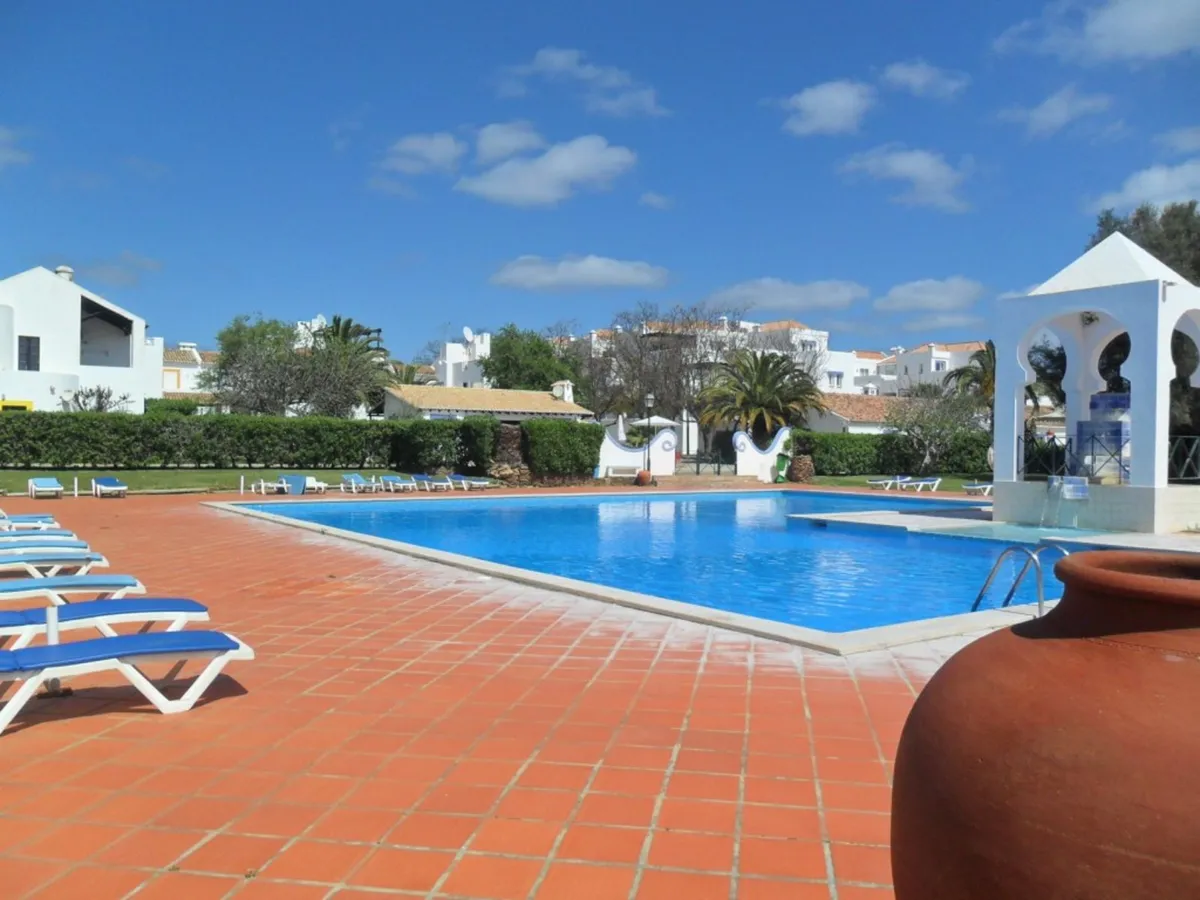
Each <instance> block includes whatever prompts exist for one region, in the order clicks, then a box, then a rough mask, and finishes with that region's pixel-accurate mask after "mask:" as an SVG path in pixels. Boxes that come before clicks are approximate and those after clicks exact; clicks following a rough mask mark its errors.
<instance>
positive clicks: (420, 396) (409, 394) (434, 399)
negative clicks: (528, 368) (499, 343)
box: [388, 384, 592, 416]
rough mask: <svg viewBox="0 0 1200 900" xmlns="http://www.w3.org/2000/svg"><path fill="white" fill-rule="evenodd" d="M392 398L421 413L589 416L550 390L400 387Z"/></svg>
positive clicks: (431, 386)
mask: <svg viewBox="0 0 1200 900" xmlns="http://www.w3.org/2000/svg"><path fill="white" fill-rule="evenodd" d="M388 391H389V392H390V393H391V394H392V396H394V397H396V398H397V399H399V400H402V401H404V402H405V403H407V404H408V405H409V406H412V407H415V408H416V409H420V410H430V409H448V410H454V411H456V412H464V413H472V412H474V413H502V412H508V413H527V414H528V413H533V414H539V413H540V414H545V415H574V416H590V415H591V414H592V413H591V410H588V409H584V408H583V407H582V406H580V405H578V404H577V403H564V402H563V401H562V400H558V399H556V398H555V396H554V395H553V394H551V393H550V392H549V391H502V390H496V389H494V388H460V387H442V386H440V385H431V384H401V385H396V386H394V387H390V388H388Z"/></svg>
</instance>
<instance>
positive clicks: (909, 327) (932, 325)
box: [900, 313, 984, 331]
mask: <svg viewBox="0 0 1200 900" xmlns="http://www.w3.org/2000/svg"><path fill="white" fill-rule="evenodd" d="M983 321H984V320H983V317H982V316H972V315H967V314H964V313H942V314H940V315H933V316H923V317H922V318H919V319H910V320H908V321H907V322H905V323H904V324H903V325H901V326H900V327H901V328H903V329H904V330H905V331H938V330H941V329H945V328H977V327H978V326H980V325H982V324H983Z"/></svg>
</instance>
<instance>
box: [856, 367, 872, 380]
mask: <svg viewBox="0 0 1200 900" xmlns="http://www.w3.org/2000/svg"><path fill="white" fill-rule="evenodd" d="M858 374H859V376H860V377H862V378H866V377H867V376H868V375H870V374H871V370H870V369H859V370H858Z"/></svg>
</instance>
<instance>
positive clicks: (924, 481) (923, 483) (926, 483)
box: [900, 478, 942, 494]
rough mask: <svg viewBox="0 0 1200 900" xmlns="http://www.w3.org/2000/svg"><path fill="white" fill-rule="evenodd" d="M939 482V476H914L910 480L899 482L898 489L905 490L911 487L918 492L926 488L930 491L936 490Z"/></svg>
mask: <svg viewBox="0 0 1200 900" xmlns="http://www.w3.org/2000/svg"><path fill="white" fill-rule="evenodd" d="M941 483H942V479H940V478H914V479H913V480H911V481H904V482H901V483H900V490H902V491H906V490H908V489H909V488H912V489H913V490H914V491H916V492H917V493H918V494H919V493H921V491H923V490H925V489H926V488H929V490H931V491H936V490H937V489H938V486H939V485H940V484H941Z"/></svg>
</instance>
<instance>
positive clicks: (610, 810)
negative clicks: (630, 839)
mask: <svg viewBox="0 0 1200 900" xmlns="http://www.w3.org/2000/svg"><path fill="white" fill-rule="evenodd" d="M653 815H654V798H652V797H625V796H622V795H619V794H588V795H587V796H585V797H584V798H583V803H581V804H580V807H579V814H578V816H577V817H576V819H577V821H579V822H586V823H591V824H593V825H643V826H644V825H649V824H650V819H651V817H652V816H653Z"/></svg>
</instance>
